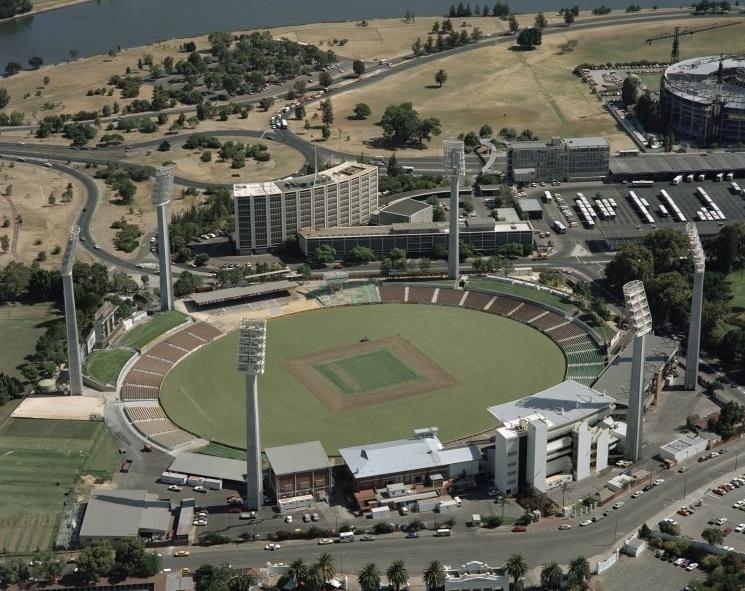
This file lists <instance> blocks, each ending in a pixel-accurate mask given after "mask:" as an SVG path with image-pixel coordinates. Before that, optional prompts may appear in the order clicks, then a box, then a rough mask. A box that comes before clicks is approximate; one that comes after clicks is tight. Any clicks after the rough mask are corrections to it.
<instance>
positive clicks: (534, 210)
mask: <svg viewBox="0 0 745 591" xmlns="http://www.w3.org/2000/svg"><path fill="white" fill-rule="evenodd" d="M517 210H518V211H519V212H520V215H521V216H522V218H523V219H528V220H541V219H543V206H542V205H541V202H540V200H538V199H534V198H532V197H524V198H522V199H518V200H517Z"/></svg>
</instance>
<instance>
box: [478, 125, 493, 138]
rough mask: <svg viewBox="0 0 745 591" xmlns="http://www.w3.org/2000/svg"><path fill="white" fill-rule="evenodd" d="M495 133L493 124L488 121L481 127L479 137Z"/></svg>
mask: <svg viewBox="0 0 745 591" xmlns="http://www.w3.org/2000/svg"><path fill="white" fill-rule="evenodd" d="M492 135H494V130H493V129H492V126H491V125H489V124H488V123H484V125H482V126H481V129H479V137H484V138H486V137H491V136H492Z"/></svg>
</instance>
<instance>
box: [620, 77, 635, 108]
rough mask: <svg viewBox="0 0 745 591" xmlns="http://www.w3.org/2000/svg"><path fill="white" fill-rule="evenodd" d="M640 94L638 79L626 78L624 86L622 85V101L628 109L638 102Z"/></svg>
mask: <svg viewBox="0 0 745 591" xmlns="http://www.w3.org/2000/svg"><path fill="white" fill-rule="evenodd" d="M638 94H639V80H638V78H632V77H631V76H626V78H624V79H623V84H622V85H621V101H622V102H623V104H624V105H626V106H627V107H628V106H629V105H633V104H634V103H635V102H636V100H637V97H638Z"/></svg>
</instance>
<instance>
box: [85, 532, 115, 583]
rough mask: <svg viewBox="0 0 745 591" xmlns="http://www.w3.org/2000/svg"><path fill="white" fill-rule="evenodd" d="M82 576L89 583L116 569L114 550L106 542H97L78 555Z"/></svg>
mask: <svg viewBox="0 0 745 591" xmlns="http://www.w3.org/2000/svg"><path fill="white" fill-rule="evenodd" d="M78 568H79V569H80V574H81V575H82V576H83V577H85V578H87V579H88V580H89V581H94V580H96V579H98V578H99V577H103V576H106V575H108V574H109V573H110V572H111V571H112V570H113V568H114V549H113V548H112V547H111V544H110V543H109V542H107V541H105V540H96V541H95V542H93V543H92V544H91V545H90V546H87V547H85V548H83V549H82V550H81V551H80V554H78Z"/></svg>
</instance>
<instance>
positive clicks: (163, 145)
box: [158, 140, 171, 152]
mask: <svg viewBox="0 0 745 591" xmlns="http://www.w3.org/2000/svg"><path fill="white" fill-rule="evenodd" d="M170 149H171V142H169V141H168V140H163V141H162V142H160V145H159V146H158V152H168V151H169V150H170Z"/></svg>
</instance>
